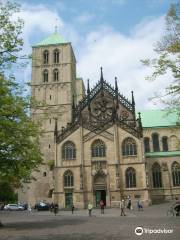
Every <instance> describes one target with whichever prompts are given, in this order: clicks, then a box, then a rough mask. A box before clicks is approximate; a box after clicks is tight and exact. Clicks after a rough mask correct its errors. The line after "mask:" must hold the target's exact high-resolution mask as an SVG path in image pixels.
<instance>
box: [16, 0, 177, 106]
mask: <svg viewBox="0 0 180 240" xmlns="http://www.w3.org/2000/svg"><path fill="white" fill-rule="evenodd" d="M173 2H175V1H173V0H172V1H171V0H54V1H50V0H44V1H43V0H38V1H36V0H31V1H28V0H23V1H22V0H19V3H21V5H22V11H21V13H19V14H18V16H20V17H21V18H23V19H24V21H25V28H24V33H23V37H24V41H25V46H24V51H25V52H26V53H31V46H32V45H34V44H35V43H37V42H39V41H41V40H42V39H43V38H45V37H47V36H48V35H49V34H51V33H53V32H54V28H55V25H57V26H58V32H59V33H60V34H61V35H62V36H63V37H64V38H65V39H66V40H67V41H70V42H71V43H72V46H73V49H74V52H75V55H76V59H77V73H78V75H79V76H82V77H83V79H84V82H85V84H86V80H87V78H90V83H91V85H94V84H95V83H96V82H97V81H98V79H99V68H100V66H103V69H104V75H105V78H106V80H107V81H109V82H110V83H112V84H114V77H115V76H117V77H118V85H119V88H120V89H121V92H123V94H124V95H126V96H127V97H129V96H130V91H131V90H134V92H135V96H136V100H137V104H138V105H139V109H146V108H154V107H158V105H157V102H156V105H154V103H153V102H152V101H149V100H148V99H149V98H151V97H152V96H153V93H154V92H156V91H157V90H159V91H160V92H163V89H164V88H165V87H166V86H167V85H168V84H169V82H170V79H171V76H170V75H168V74H167V76H164V77H161V78H160V80H159V81H157V82H153V83H152V82H151V83H150V82H147V81H146V80H145V77H146V76H147V75H148V74H149V73H150V72H151V70H150V69H147V68H146V67H144V66H142V64H141V62H140V59H144V58H146V57H154V56H155V53H154V52H153V48H154V44H155V42H157V41H158V40H159V39H161V37H162V35H163V33H164V22H165V21H164V17H165V14H166V13H167V10H168V8H169V5H170V3H173ZM17 74H18V77H20V78H22V79H23V80H24V81H26V80H27V79H28V80H30V78H31V76H30V65H29V66H28V67H27V69H25V70H24V72H23V73H17Z"/></svg>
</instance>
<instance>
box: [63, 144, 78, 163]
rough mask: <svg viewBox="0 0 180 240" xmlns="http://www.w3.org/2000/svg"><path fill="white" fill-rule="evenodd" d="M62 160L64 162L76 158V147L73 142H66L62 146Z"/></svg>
mask: <svg viewBox="0 0 180 240" xmlns="http://www.w3.org/2000/svg"><path fill="white" fill-rule="evenodd" d="M62 158H63V159H65V160H71V159H75V158H76V147H75V144H74V143H73V142H70V141H68V142H66V143H64V145H63V146H62Z"/></svg>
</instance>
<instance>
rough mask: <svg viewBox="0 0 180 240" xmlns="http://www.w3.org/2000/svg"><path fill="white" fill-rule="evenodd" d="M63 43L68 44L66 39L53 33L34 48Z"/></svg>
mask: <svg viewBox="0 0 180 240" xmlns="http://www.w3.org/2000/svg"><path fill="white" fill-rule="evenodd" d="M61 43H66V41H65V40H64V38H63V37H62V36H60V35H59V34H58V33H53V34H51V35H50V36H49V37H47V38H46V39H44V40H42V41H41V42H39V43H37V44H35V45H34V47H38V46H46V45H56V44H61Z"/></svg>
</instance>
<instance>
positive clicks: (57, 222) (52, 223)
mask: <svg viewBox="0 0 180 240" xmlns="http://www.w3.org/2000/svg"><path fill="white" fill-rule="evenodd" d="M85 222H86V220H85V219H74V218H73V219H51V220H44V221H33V222H30V221H28V222H12V223H5V224H4V227H3V228H0V230H1V229H6V230H8V229H16V230H28V229H31V230H33V229H47V228H51V229H52V228H57V227H63V226H65V225H66V226H68V225H73V226H74V225H79V224H84V223H85Z"/></svg>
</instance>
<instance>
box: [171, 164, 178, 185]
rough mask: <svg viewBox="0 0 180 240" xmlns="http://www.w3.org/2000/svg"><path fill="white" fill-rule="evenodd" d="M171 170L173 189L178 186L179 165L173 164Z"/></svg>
mask: <svg viewBox="0 0 180 240" xmlns="http://www.w3.org/2000/svg"><path fill="white" fill-rule="evenodd" d="M171 170H172V180H173V186H174V187H177V186H180V164H179V163H177V162H174V163H173V164H172V167H171Z"/></svg>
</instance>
